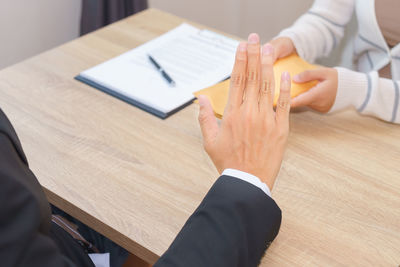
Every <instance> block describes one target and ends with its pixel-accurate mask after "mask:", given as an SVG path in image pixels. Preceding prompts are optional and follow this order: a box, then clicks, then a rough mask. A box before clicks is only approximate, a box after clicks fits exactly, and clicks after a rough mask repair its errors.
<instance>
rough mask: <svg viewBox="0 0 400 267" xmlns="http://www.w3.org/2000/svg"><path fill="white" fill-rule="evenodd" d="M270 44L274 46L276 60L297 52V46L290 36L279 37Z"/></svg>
mask: <svg viewBox="0 0 400 267" xmlns="http://www.w3.org/2000/svg"><path fill="white" fill-rule="evenodd" d="M270 44H271V45H272V46H273V47H274V50H275V55H274V62H275V61H276V60H277V59H280V58H283V57H287V56H289V55H291V54H293V53H296V48H295V47H294V44H293V42H292V40H291V39H290V38H288V37H279V38H276V39H275V40H272V41H271V42H270Z"/></svg>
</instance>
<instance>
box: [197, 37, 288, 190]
mask: <svg viewBox="0 0 400 267" xmlns="http://www.w3.org/2000/svg"><path fill="white" fill-rule="evenodd" d="M262 50H263V51H262V54H260V42H259V37H258V35H257V34H251V35H250V36H249V39H248V43H241V44H240V45H239V47H238V49H237V52H236V62H235V66H234V68H233V72H232V76H231V85H230V91H229V99H228V103H227V106H226V108H225V112H224V117H223V119H222V123H221V126H220V127H219V126H218V124H217V121H216V119H215V117H214V113H213V110H212V107H211V104H210V102H209V101H208V99H207V97H205V96H199V102H200V114H199V121H200V126H201V130H202V134H203V142H204V147H205V150H206V151H207V153H208V155H209V156H210V158H211V159H212V161H213V162H214V165H215V166H216V168H217V169H218V171H219V173H222V172H223V171H224V170H225V169H228V168H231V169H237V170H240V171H244V172H247V173H250V174H252V175H255V176H257V177H258V178H260V179H261V181H262V182H264V183H266V184H267V185H268V186H269V188H270V189H272V187H273V185H274V182H275V179H276V176H277V174H278V172H279V169H280V166H281V162H282V158H283V153H284V151H285V146H286V143H287V138H288V133H289V111H290V76H289V73H288V72H285V73H283V74H282V81H281V89H280V96H279V100H278V105H277V108H276V112H274V109H273V96H274V88H275V82H274V74H273V68H272V67H273V63H274V60H275V55H274V51H273V50H274V49H273V46H271V45H270V44H266V45H264V47H263V49H262Z"/></svg>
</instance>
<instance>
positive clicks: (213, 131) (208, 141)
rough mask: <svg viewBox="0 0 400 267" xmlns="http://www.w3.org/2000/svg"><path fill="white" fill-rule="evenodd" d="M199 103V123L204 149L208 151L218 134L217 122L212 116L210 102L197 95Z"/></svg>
mask: <svg viewBox="0 0 400 267" xmlns="http://www.w3.org/2000/svg"><path fill="white" fill-rule="evenodd" d="M198 100H199V104H200V113H199V123H200V128H201V133H202V135H203V142H204V147H205V149H206V151H207V152H208V151H209V149H210V146H212V144H213V142H214V140H215V138H216V137H217V134H218V124H217V120H216V118H215V116H214V111H213V109H212V106H211V103H210V101H209V100H208V98H207V97H206V96H204V95H200V96H199V97H198Z"/></svg>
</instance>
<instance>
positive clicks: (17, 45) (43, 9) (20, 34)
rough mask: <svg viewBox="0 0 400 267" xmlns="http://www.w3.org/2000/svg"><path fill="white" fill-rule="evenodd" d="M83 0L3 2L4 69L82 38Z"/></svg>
mask: <svg viewBox="0 0 400 267" xmlns="http://www.w3.org/2000/svg"><path fill="white" fill-rule="evenodd" d="M80 13H81V0H0V69H1V68H3V67H6V66H8V65H11V64H14V63H16V62H18V61H21V60H23V59H25V58H27V57H30V56H33V55H35V54H38V53H40V52H43V51H45V50H48V49H50V48H53V47H55V46H57V45H60V44H62V43H65V42H67V41H69V40H72V39H74V38H76V37H78V36H79V23H80Z"/></svg>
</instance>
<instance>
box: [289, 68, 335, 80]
mask: <svg viewBox="0 0 400 267" xmlns="http://www.w3.org/2000/svg"><path fill="white" fill-rule="evenodd" d="M326 75H327V71H326V69H325V68H319V69H315V70H306V71H304V72H301V73H299V74H297V75H295V76H294V77H293V81H294V82H296V83H306V82H310V81H315V80H317V81H322V80H325V79H326Z"/></svg>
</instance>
